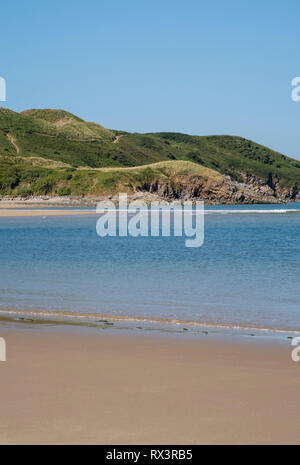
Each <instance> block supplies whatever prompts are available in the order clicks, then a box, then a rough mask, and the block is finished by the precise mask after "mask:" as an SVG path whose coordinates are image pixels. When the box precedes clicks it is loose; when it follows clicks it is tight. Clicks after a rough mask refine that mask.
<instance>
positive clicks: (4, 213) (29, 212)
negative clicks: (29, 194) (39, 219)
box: [0, 208, 96, 218]
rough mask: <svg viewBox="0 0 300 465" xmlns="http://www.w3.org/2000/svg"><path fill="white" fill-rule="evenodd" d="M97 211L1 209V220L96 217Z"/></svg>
mask: <svg viewBox="0 0 300 465" xmlns="http://www.w3.org/2000/svg"><path fill="white" fill-rule="evenodd" d="M95 214H96V211H95V210H30V209H28V210H27V209H26V210H25V209H24V210H17V209H16V210H13V209H11V210H10V209H5V208H3V209H0V218H6V217H17V216H64V215H95Z"/></svg>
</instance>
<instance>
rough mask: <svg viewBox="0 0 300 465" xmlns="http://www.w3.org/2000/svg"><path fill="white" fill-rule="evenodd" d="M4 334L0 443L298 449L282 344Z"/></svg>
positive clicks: (290, 370)
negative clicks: (278, 446) (284, 446)
mask: <svg viewBox="0 0 300 465" xmlns="http://www.w3.org/2000/svg"><path fill="white" fill-rule="evenodd" d="M0 333H1V334H0V336H1V337H4V338H5V340H6V344H7V361H6V362H1V363H0V370H1V371H2V373H1V400H0V405H1V412H2V415H1V417H2V420H1V425H0V443H1V444H33V443H34V444H116V443H117V444H151V443H152V444H174V445H175V444H186V445H188V444H274V443H275V444H293V443H294V444H299V435H298V419H299V415H300V404H299V389H300V376H299V365H298V364H297V363H295V362H293V361H292V360H291V357H290V350H291V347H290V344H289V343H288V342H287V343H286V344H285V345H281V346H275V345H272V344H271V345H266V344H260V343H259V342H258V341H257V340H256V341H254V339H252V340H250V341H248V342H247V344H235V343H232V342H231V341H229V340H227V342H224V340H222V341H217V340H208V339H205V340H197V341H187V340H178V339H177V338H162V337H153V336H151V337H150V336H148V335H147V336H145V335H143V336H142V337H141V336H132V335H131V336H126V335H124V334H123V335H122V334H112V333H109V334H108V333H107V334H104V333H101V334H99V333H93V334H92V333H89V334H87V333H85V332H84V331H82V330H81V329H80V330H78V329H75V328H72V329H68V330H66V328H60V330H59V331H53V328H51V327H47V328H45V327H43V328H41V327H39V328H32V327H26V326H25V325H23V326H20V327H18V328H16V327H13V326H11V325H10V326H6V325H1V329H0ZM283 393H284V397H283Z"/></svg>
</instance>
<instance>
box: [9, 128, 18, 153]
mask: <svg viewBox="0 0 300 465" xmlns="http://www.w3.org/2000/svg"><path fill="white" fill-rule="evenodd" d="M6 136H7V139H8V140H9V142H10V143H11V144H12V145H13V146H14V148H15V149H16V152H17V153H20V149H19V147H18V146H17V144H16V141H15V139H14V138H13V136H12V135H11V134H9V132H8V133H7V134H6Z"/></svg>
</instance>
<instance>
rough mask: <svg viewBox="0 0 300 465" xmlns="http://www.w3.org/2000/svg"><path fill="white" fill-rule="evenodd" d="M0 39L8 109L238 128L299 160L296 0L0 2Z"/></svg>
mask: <svg viewBox="0 0 300 465" xmlns="http://www.w3.org/2000/svg"><path fill="white" fill-rule="evenodd" d="M0 38H1V51H0V76H2V77H4V78H5V79H6V81H7V102H5V104H4V106H7V107H8V108H11V109H13V110H15V111H21V110H23V109H27V108H63V109H66V110H68V111H71V112H72V113H75V114H77V115H79V116H80V117H82V118H84V119H86V120H89V121H96V122H98V123H101V124H103V125H104V126H106V127H108V128H116V129H124V130H128V131H138V132H150V131H180V132H187V133H190V134H199V135H207V134H234V135H240V136H243V137H247V138H250V139H253V140H255V141H258V142H260V143H262V144H265V145H268V146H270V147H271V148H274V149H276V150H279V151H281V152H283V153H286V154H288V155H291V156H295V157H296V158H299V159H300V146H299V133H300V131H299V128H300V102H298V103H295V102H293V101H292V100H291V97H290V94H291V80H292V78H293V77H295V76H300V61H299V44H300V3H299V0H287V1H283V0H280V1H278V0H273V1H271V0H260V1H258V0H252V1H250V0H249V1H243V0H239V1H238V0H236V1H234V0H226V1H225V0H215V1H213V0H210V1H207V0H204V1H201V0H185V1H178V0H147V1H146V0H127V1H125V0H110V1H103V0H97V1H96V0H95V1H93V0H85V1H76V0H75V1H74V0H73V1H66V0H65V1H64V0H62V1H55V0H54V1H53V0H51V1H50V0H47V1H34V0H27V1H24V0H22V1H20V0H19V1H14V2H3V3H2V5H1V29H0ZM1 104H2V103H1ZM2 105H3V104H2Z"/></svg>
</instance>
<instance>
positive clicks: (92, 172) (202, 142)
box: [0, 108, 300, 195]
mask: <svg viewBox="0 0 300 465" xmlns="http://www.w3.org/2000/svg"><path fill="white" fill-rule="evenodd" d="M179 161H181V162H182V163H184V162H185V163H186V164H185V165H183V164H180V163H179V164H178V162H179ZM161 162H163V164H162V165H160V163H161ZM166 162H167V163H166ZM187 162H189V163H187ZM150 164H154V165H153V166H145V165H150ZM155 164H156V165H155ZM183 166H184V168H183ZM130 167H135V168H134V169H128V170H126V169H123V168H130ZM138 167H140V168H138ZM171 167H172V168H171ZM99 168H101V169H102V168H103V169H102V170H100V169H99ZM107 168H111V169H109V170H107ZM197 169H199V170H200V171H199V172H198V175H199V176H204V173H205V170H207V171H206V175H207V176H219V175H221V174H223V175H229V176H230V177H231V179H232V180H236V181H243V180H244V179H245V175H250V176H255V177H257V178H260V179H262V180H265V181H266V182H269V183H272V182H273V180H276V182H278V183H279V185H280V186H281V187H283V188H292V187H293V186H295V185H296V186H297V185H298V186H299V185H300V162H299V161H297V160H295V159H292V158H290V157H287V156H285V155H282V154H280V153H277V152H275V151H273V150H270V149H268V148H267V147H263V146H261V145H259V144H256V143H254V142H252V141H250V140H246V139H243V138H241V137H234V136H190V135H186V134H180V133H148V134H138V133H133V134H131V133H127V132H125V131H119V130H109V129H105V128H104V127H102V126H101V125H99V124H96V123H89V122H85V121H84V120H82V119H80V118H78V117H77V116H74V115H72V114H71V113H68V112H66V111H64V110H27V111H24V112H22V113H15V112H13V111H11V110H8V109H4V108H3V109H0V194H1V195H29V194H60V195H67V194H74V195H78V194H86V195H88V194H99V195H100V194H103V193H110V192H112V191H115V190H116V189H118V188H120V187H122V186H125V187H126V186H127V188H128V189H129V190H131V189H132V190H134V189H136V188H137V187H138V186H139V185H142V184H143V182H144V178H145V176H146V177H147V176H158V177H160V176H167V177H169V178H170V177H172V176H173V175H174V174H175V173H176V174H178V173H182V171H185V172H189V173H190V174H195V172H197ZM200 172H201V173H200ZM218 173H219V174H218Z"/></svg>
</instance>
